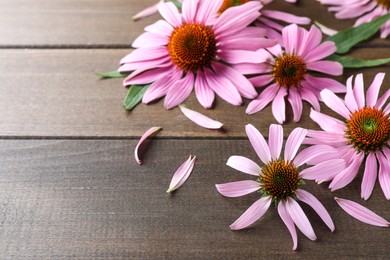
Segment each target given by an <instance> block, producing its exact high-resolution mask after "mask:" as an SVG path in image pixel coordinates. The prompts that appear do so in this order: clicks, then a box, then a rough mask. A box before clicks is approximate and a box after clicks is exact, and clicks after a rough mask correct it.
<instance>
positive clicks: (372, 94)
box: [366, 73, 385, 107]
mask: <svg viewBox="0 0 390 260" xmlns="http://www.w3.org/2000/svg"><path fill="white" fill-rule="evenodd" d="M384 78H385V73H378V74H376V76H375V79H374V81H373V82H372V84H371V86H370V87H369V88H368V90H367V95H366V99H367V100H366V102H367V106H369V107H374V106H375V104H376V102H377V100H378V94H379V89H380V88H381V85H382V83H383V79H384Z"/></svg>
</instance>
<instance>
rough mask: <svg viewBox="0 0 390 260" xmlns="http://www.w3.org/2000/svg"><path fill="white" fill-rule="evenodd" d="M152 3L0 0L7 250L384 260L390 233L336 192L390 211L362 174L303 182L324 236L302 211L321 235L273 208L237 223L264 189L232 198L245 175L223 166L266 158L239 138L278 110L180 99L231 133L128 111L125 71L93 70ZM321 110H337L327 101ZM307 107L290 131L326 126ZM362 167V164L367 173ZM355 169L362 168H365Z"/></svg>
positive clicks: (382, 47)
mask: <svg viewBox="0 0 390 260" xmlns="http://www.w3.org/2000/svg"><path fill="white" fill-rule="evenodd" d="M155 1H156V0H144V1H141V0H95V1H89V0H77V1H76V0H56V1H53V0H34V1H28V0H13V1H10V0H0V6H1V7H0V36H1V37H0V48H1V49H0V72H1V73H0V93H1V95H0V126H1V127H0V138H1V140H0V143H1V145H0V238H1V242H0V258H1V259H11V258H12V259H61V258H99V259H106V258H152V259H161V258H167V259H182V258H191V259H193V258H199V259H210V258H220V259H239V258H242V259H248V258H257V259H261V258H309V259H317V258H330V259H331V258H335V257H337V258H340V257H341V258H356V257H358V258H372V257H373V258H383V259H384V258H388V257H389V255H390V246H389V239H390V230H389V229H385V228H378V227H373V226H369V225H366V224H363V223H361V222H358V221H357V220H355V219H352V218H351V217H349V216H348V215H347V214H345V212H343V211H342V210H341V209H340V208H339V207H338V206H337V205H336V203H335V202H334V200H333V197H334V196H338V197H343V198H348V199H352V200H355V201H358V202H360V203H362V204H363V205H365V206H367V207H369V208H370V209H372V210H373V211H375V212H377V213H379V214H381V215H382V216H383V217H385V218H387V219H388V220H389V219H390V207H389V206H390V202H389V201H387V200H386V199H385V198H384V196H383V194H382V191H381V189H380V187H379V183H377V184H376V186H375V189H374V193H373V195H372V197H371V199H370V200H369V201H367V202H364V201H362V200H361V199H360V183H361V177H358V178H357V179H356V180H355V181H354V182H353V183H352V184H351V185H349V186H348V187H347V188H345V189H342V190H340V191H337V192H334V193H331V192H330V191H329V190H328V189H327V186H326V185H320V186H317V185H315V184H313V183H310V182H308V183H307V185H306V189H307V190H309V191H311V192H313V193H314V194H315V195H316V196H317V197H318V198H319V199H320V200H321V201H322V202H323V204H324V205H325V207H326V208H327V209H328V210H329V212H330V213H331V215H332V217H333V219H334V222H335V225H336V231H335V232H334V233H330V232H329V231H328V229H327V227H326V226H325V225H324V223H322V221H321V220H320V218H319V217H318V216H317V215H316V213H315V212H314V211H313V210H312V209H311V208H309V207H306V206H305V205H303V209H304V210H305V212H306V213H307V215H308V217H309V219H310V220H311V222H312V225H313V227H314V229H315V232H316V234H317V236H318V240H317V241H315V242H312V241H310V240H308V239H307V238H306V237H304V236H303V235H302V234H301V233H300V232H298V233H299V235H298V237H299V247H298V250H297V251H296V252H294V251H292V250H291V247H292V241H291V238H290V234H289V232H288V230H287V228H286V227H285V226H284V224H283V222H282V221H281V220H280V218H279V216H278V214H277V211H276V210H275V209H274V208H273V207H271V210H269V212H267V214H266V215H265V216H264V218H263V219H262V220H260V221H258V222H256V223H255V224H254V225H253V226H252V227H251V228H248V229H245V230H242V231H231V230H230V229H229V225H230V224H231V223H232V222H233V221H234V220H235V219H236V218H237V217H238V216H239V215H240V214H241V213H242V212H243V211H244V210H245V209H246V208H247V207H248V206H249V205H251V204H252V203H253V202H254V201H255V200H256V198H257V197H258V195H257V194H253V195H250V196H246V197H242V198H236V199H228V198H224V197H222V196H221V195H219V194H218V192H217V191H216V189H215V187H214V184H216V183H223V182H228V181H233V180H241V179H244V178H245V176H243V175H242V174H240V173H238V172H237V171H235V170H233V169H231V168H229V167H227V166H226V165H225V163H226V160H227V159H228V158H229V156H231V155H234V154H239V155H244V156H247V157H250V158H253V159H254V160H258V159H257V158H256V156H255V153H254V151H253V149H252V147H251V146H250V143H249V141H248V140H247V138H246V135H245V132H244V125H245V124H247V123H252V124H254V125H255V126H256V127H257V128H258V129H259V130H260V131H261V132H263V133H267V132H268V127H269V124H271V123H276V121H275V120H274V119H273V117H272V115H271V109H270V107H267V108H266V109H264V110H263V111H262V112H259V113H257V114H255V115H252V116H248V115H246V114H245V113H244V111H245V107H246V105H247V104H248V101H246V102H245V104H244V106H242V107H233V106H231V105H229V104H227V103H226V102H224V101H222V100H220V99H217V101H216V104H215V107H214V109H212V110H204V109H202V108H201V107H200V105H199V104H198V102H197V100H196V98H195V97H194V95H192V96H191V97H190V98H189V100H188V101H186V104H187V105H188V106H189V107H190V108H192V109H195V110H198V111H201V112H202V113H204V114H206V115H208V116H210V117H212V118H215V119H217V120H219V121H222V122H223V123H225V127H224V131H210V130H206V129H203V128H200V127H198V126H197V125H194V124H193V123H192V122H191V121H189V120H188V119H186V118H185V117H184V115H183V114H182V113H181V112H180V110H179V109H177V108H176V109H173V110H170V111H167V110H165V109H163V102H162V101H159V102H157V103H154V104H152V105H148V106H146V105H140V106H138V107H137V108H136V109H134V110H133V111H131V112H127V111H125V110H124V109H123V108H122V100H123V98H124V96H125V94H126V92H127V89H126V88H124V87H122V84H121V79H112V80H100V79H99V78H98V77H97V76H96V75H95V74H94V73H96V72H105V71H110V70H113V69H116V68H117V66H118V61H119V59H120V58H121V57H123V56H124V55H125V54H127V53H128V52H130V47H129V46H130V43H131V42H132V41H133V40H134V39H135V37H136V36H137V35H139V34H140V33H142V31H143V28H144V27H145V26H146V25H148V24H151V23H152V22H154V21H156V20H157V18H158V16H157V15H154V16H152V17H150V18H146V19H143V20H141V21H138V22H133V21H132V20H131V16H132V15H134V14H135V13H136V12H137V11H139V10H141V9H143V8H145V7H146V6H148V5H151V4H153V3H154V2H155ZM275 2H276V3H274V4H273V7H274V8H275V9H276V8H280V9H282V10H289V11H291V12H292V13H294V14H298V15H303V16H309V17H312V18H314V19H316V20H318V21H319V22H321V23H323V24H325V25H327V26H330V27H333V28H335V29H342V28H346V27H348V26H351V25H352V24H353V21H336V20H335V18H334V16H333V15H332V14H330V13H328V12H327V11H326V8H325V7H324V6H320V4H319V3H318V2H316V1H314V0H302V1H300V4H299V7H295V6H292V5H289V4H287V3H285V2H284V1H279V0H278V1H275ZM389 47H390V42H389V40H380V39H378V37H376V38H375V39H372V40H370V41H368V42H365V43H363V44H360V45H359V47H358V48H355V49H354V50H353V52H352V53H351V55H353V56H356V57H360V58H383V57H389V56H390V52H389ZM381 71H384V72H387V73H388V75H387V76H386V78H385V81H384V84H383V87H382V91H381V92H382V93H383V92H384V90H385V89H387V88H389V86H390V66H389V65H387V66H382V67H379V68H371V69H361V70H360V69H359V70H346V71H345V74H344V76H342V77H338V78H337V79H338V80H340V81H341V82H345V81H346V79H347V77H348V76H350V75H351V74H357V73H360V72H363V73H364V77H365V82H366V87H367V86H368V85H369V84H370V83H371V81H372V80H373V78H374V75H375V74H376V73H377V72H381ZM322 109H323V111H324V112H325V113H329V114H332V112H331V111H329V109H327V108H325V106H324V105H322ZM308 115H309V106H308V105H307V104H305V105H304V112H303V118H302V120H301V122H300V123H299V124H296V123H293V122H292V111H291V109H290V108H288V111H287V123H286V124H285V125H284V129H285V137H286V136H287V135H288V134H289V133H290V132H291V130H292V129H294V128H295V127H298V126H301V127H305V128H310V129H318V127H317V125H316V124H315V123H313V122H312V121H311V120H310V118H309V116H308ZM152 126H162V127H163V131H161V132H160V133H159V134H158V136H157V137H156V138H155V139H154V140H153V141H152V142H150V144H149V146H148V149H147V150H146V151H145V153H144V154H143V159H144V164H143V165H142V166H139V165H137V164H136V162H135V160H134V157H133V150H134V147H135V145H136V143H137V141H138V139H139V137H140V136H141V135H142V134H143V133H144V131H145V130H147V129H148V128H149V127H152ZM190 154H193V155H197V157H198V160H197V163H196V166H195V169H194V171H193V174H192V176H191V177H190V179H189V180H188V182H187V183H185V184H184V186H183V187H182V188H180V189H179V190H178V191H177V192H175V193H174V194H166V193H165V190H166V189H167V187H168V185H169V182H170V179H171V177H172V175H173V173H174V172H175V170H176V169H177V167H178V166H179V165H180V164H181V163H182V162H184V160H185V159H187V157H188V156H189V155H190ZM361 171H362V169H361ZM360 176H361V175H360Z"/></svg>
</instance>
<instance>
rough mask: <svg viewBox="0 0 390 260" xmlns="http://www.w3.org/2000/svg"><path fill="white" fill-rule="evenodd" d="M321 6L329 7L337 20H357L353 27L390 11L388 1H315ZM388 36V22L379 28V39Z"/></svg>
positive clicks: (389, 25)
mask: <svg viewBox="0 0 390 260" xmlns="http://www.w3.org/2000/svg"><path fill="white" fill-rule="evenodd" d="M317 1H319V2H320V3H321V4H325V5H331V7H329V11H331V12H335V13H336V18H338V19H350V18H357V17H359V19H357V20H356V22H355V24H354V26H355V27H356V26H359V25H361V24H362V23H367V22H371V21H372V20H374V19H375V18H378V17H379V16H382V15H385V14H388V13H389V11H390V1H389V0H344V1H340V0H317ZM389 34H390V21H388V22H386V23H385V24H384V25H382V27H381V38H383V39H384V38H386V37H387V36H389Z"/></svg>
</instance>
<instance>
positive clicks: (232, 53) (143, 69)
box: [119, 0, 275, 109]
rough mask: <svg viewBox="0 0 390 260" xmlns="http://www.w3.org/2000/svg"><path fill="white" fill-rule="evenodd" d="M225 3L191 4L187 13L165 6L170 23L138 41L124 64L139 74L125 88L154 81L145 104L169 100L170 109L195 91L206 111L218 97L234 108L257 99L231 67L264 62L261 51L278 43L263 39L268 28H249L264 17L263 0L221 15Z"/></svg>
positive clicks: (192, 0)
mask: <svg viewBox="0 0 390 260" xmlns="http://www.w3.org/2000/svg"><path fill="white" fill-rule="evenodd" d="M222 2H223V1H222V0H214V1H208V0H186V1H184V2H183V6H182V11H183V12H182V14H180V13H179V11H178V9H177V7H175V5H174V4H173V3H171V2H168V3H160V4H159V5H158V9H159V12H160V14H161V15H162V16H163V18H164V19H165V20H159V21H157V22H156V23H155V24H153V25H150V26H147V27H146V28H145V31H146V32H145V33H143V34H142V35H140V36H139V37H138V38H137V39H136V40H135V41H134V43H133V47H135V48H136V50H134V51H133V52H132V53H130V54H128V55H127V56H125V57H124V58H123V59H122V60H121V62H120V63H121V67H120V68H119V72H131V71H133V72H132V73H131V74H130V75H129V76H128V77H127V78H126V79H125V80H124V85H126V86H128V85H133V84H138V85H143V84H149V83H152V84H151V86H150V87H149V88H148V90H147V91H146V92H145V94H144V96H143V99H142V101H143V103H149V102H151V101H153V100H156V99H158V98H161V97H163V96H165V100H164V106H165V108H167V109H171V108H173V107H175V106H177V105H179V104H180V103H182V102H183V101H184V100H185V99H186V98H187V97H188V96H189V95H190V93H191V92H192V89H193V88H194V87H195V94H196V97H197V99H198V100H199V102H200V103H201V105H202V106H204V107H205V108H210V107H211V106H212V103H213V101H214V97H215V93H217V95H219V96H220V97H221V98H222V99H224V100H226V101H227V102H229V103H231V104H233V105H241V104H242V98H241V97H244V98H248V99H253V98H254V97H256V96H257V92H256V90H255V89H254V87H253V85H252V84H251V83H250V81H249V80H248V79H246V78H245V77H244V76H243V74H241V73H240V72H239V71H238V70H236V69H234V68H233V67H231V66H230V65H231V64H240V63H256V62H259V60H260V61H261V60H263V61H264V59H263V56H262V55H261V53H259V52H257V51H256V50H258V49H261V48H263V47H270V46H273V45H274V44H275V41H274V40H270V39H265V38H262V36H263V34H264V30H262V29H260V28H253V27H252V28H248V27H247V26H248V25H249V24H250V23H252V22H253V21H254V20H255V19H256V18H257V17H258V16H259V10H260V8H261V5H260V4H259V3H258V2H253V1H251V2H248V3H246V4H243V5H241V6H236V7H232V8H229V9H228V10H226V11H225V12H224V13H223V14H222V15H220V16H218V10H219V8H220V7H221V5H222ZM217 16H218V17H217Z"/></svg>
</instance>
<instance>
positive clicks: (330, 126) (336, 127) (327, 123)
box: [310, 109, 345, 133]
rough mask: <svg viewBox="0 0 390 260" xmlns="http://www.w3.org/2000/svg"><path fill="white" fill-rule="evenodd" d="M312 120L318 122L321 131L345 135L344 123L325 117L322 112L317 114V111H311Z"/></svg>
mask: <svg viewBox="0 0 390 260" xmlns="http://www.w3.org/2000/svg"><path fill="white" fill-rule="evenodd" d="M310 118H311V119H313V121H314V122H316V123H317V124H318V125H319V126H320V127H321V129H323V130H325V131H326V132H330V133H344V130H345V125H344V123H343V122H342V121H340V120H338V119H336V118H333V117H330V116H328V115H325V114H323V113H321V112H317V111H315V110H313V109H312V110H311V111H310Z"/></svg>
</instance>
